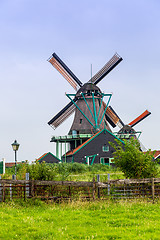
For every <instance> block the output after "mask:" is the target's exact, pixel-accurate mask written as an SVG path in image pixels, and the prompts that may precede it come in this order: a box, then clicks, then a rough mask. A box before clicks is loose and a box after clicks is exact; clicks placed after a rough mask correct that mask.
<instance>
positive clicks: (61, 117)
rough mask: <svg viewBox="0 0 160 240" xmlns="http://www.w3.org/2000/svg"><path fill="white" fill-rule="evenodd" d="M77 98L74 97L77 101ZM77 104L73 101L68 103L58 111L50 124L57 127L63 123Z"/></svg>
mask: <svg viewBox="0 0 160 240" xmlns="http://www.w3.org/2000/svg"><path fill="white" fill-rule="evenodd" d="M76 101H77V99H76V98H75V99H74V102H76ZM75 108H76V106H75V105H74V103H73V102H70V103H68V104H67V105H66V106H65V107H64V108H63V109H62V110H61V111H60V112H59V113H57V114H56V115H55V116H54V117H53V118H52V119H51V120H50V121H49V122H48V124H49V125H51V126H52V127H53V128H54V129H55V128H57V127H58V126H59V125H60V124H61V123H63V122H64V121H65V120H66V119H67V118H68V117H69V116H70V115H71V114H72V113H73V112H74V111H75Z"/></svg>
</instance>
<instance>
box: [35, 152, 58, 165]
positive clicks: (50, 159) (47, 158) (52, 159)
mask: <svg viewBox="0 0 160 240" xmlns="http://www.w3.org/2000/svg"><path fill="white" fill-rule="evenodd" d="M37 161H38V162H39V163H42V162H46V163H60V162H61V160H60V159H59V158H57V157H56V156H55V155H54V154H52V153H51V152H48V153H44V154H43V155H42V156H41V157H40V158H38V159H37Z"/></svg>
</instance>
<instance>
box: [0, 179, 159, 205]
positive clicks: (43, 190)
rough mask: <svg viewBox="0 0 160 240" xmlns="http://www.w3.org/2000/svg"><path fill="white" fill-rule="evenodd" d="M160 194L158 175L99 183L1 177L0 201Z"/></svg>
mask: <svg viewBox="0 0 160 240" xmlns="http://www.w3.org/2000/svg"><path fill="white" fill-rule="evenodd" d="M159 196H160V178H151V179H149V178H147V179H121V180H108V181H107V182H98V181H95V178H93V181H92V182H84V181H81V182H74V181H38V180H35V181H34V180H4V179H2V180H0V201H6V200H12V199H16V198H22V199H24V200H25V199H26V198H40V199H48V200H54V201H61V200H62V199H63V200H65V199H71V200H72V199H85V200H87V199H89V200H91V199H92V200H96V199H103V200H104V199H106V200H107V199H108V198H112V199H132V198H142V197H143V198H151V199H152V200H153V202H154V200H155V198H157V197H159Z"/></svg>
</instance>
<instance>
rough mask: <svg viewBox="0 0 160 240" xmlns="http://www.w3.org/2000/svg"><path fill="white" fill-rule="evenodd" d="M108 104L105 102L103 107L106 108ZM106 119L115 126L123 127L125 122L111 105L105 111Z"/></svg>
mask: <svg viewBox="0 0 160 240" xmlns="http://www.w3.org/2000/svg"><path fill="white" fill-rule="evenodd" d="M105 107H106V104H105V102H103V108H104V109H105ZM105 117H106V120H107V121H108V122H109V123H110V124H111V126H112V127H113V128H114V127H116V126H118V127H120V128H122V127H123V126H124V123H123V122H122V120H121V119H120V118H119V116H118V115H117V114H116V112H115V111H114V110H113V108H112V107H111V106H109V107H108V108H107V110H106V113H105Z"/></svg>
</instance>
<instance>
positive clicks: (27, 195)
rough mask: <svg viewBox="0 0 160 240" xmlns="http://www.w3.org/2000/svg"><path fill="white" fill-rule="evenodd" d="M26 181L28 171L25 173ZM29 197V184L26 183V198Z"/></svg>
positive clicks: (27, 179)
mask: <svg viewBox="0 0 160 240" xmlns="http://www.w3.org/2000/svg"><path fill="white" fill-rule="evenodd" d="M26 181H29V173H26ZM27 197H29V184H26V198H27Z"/></svg>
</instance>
